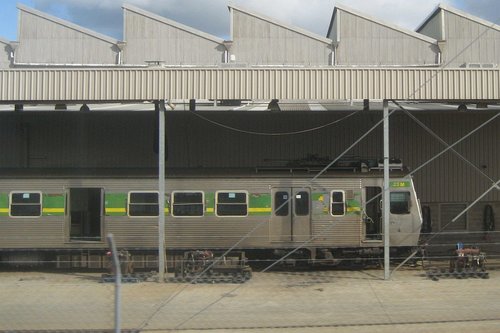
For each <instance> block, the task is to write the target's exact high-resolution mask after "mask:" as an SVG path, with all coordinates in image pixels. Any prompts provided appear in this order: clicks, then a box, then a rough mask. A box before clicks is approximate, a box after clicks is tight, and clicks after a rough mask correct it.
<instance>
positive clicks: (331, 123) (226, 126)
mask: <svg viewBox="0 0 500 333" xmlns="http://www.w3.org/2000/svg"><path fill="white" fill-rule="evenodd" d="M361 111H362V110H357V111H354V112H351V113H349V114H348V115H347V116H345V117H342V118H340V119H337V120H334V121H332V122H329V123H327V124H324V125H320V126H317V127H312V128H307V129H303V130H299V131H293V132H282V133H270V132H256V131H249V130H243V129H240V128H236V127H232V126H229V125H225V124H222V123H220V122H217V121H215V120H212V119H209V118H207V117H205V116H202V115H201V114H199V113H198V112H195V111H189V112H190V113H191V114H193V115H195V116H196V117H198V118H200V119H203V120H205V121H207V122H209V123H211V124H213V125H216V126H219V127H222V128H225V129H227V130H230V131H233V132H238V133H244V134H249V135H258V136H292V135H299V134H304V133H310V132H315V131H319V130H321V129H323V128H327V127H330V126H332V125H335V124H338V123H340V122H342V121H344V120H347V119H348V118H350V117H352V116H354V115H355V114H357V113H359V112H361Z"/></svg>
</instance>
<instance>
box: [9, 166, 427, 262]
mask: <svg viewBox="0 0 500 333" xmlns="http://www.w3.org/2000/svg"><path fill="white" fill-rule="evenodd" d="M404 176H405V175H404V173H403V172H402V171H392V173H391V180H390V244H391V249H409V248H411V247H415V246H416V245H417V243H418V240H419V235H420V227H421V224H422V216H421V212H420V207H419V201H418V199H417V195H416V192H415V188H414V185H413V181H412V179H411V178H407V177H404ZM312 179H313V175H312V174H309V173H304V172H302V173H300V172H290V171H289V172H278V173H277V172H255V171H254V172H253V173H241V172H240V173H223V174H220V175H210V176H203V175H199V174H198V175H193V174H186V173H185V174H181V173H179V174H177V175H175V174H171V173H170V174H169V176H168V178H167V180H166V197H165V211H164V214H165V237H166V241H165V244H166V249H167V255H169V257H168V258H169V259H172V256H175V255H179V256H181V255H182V252H183V251H187V250H193V249H204V250H224V249H229V248H232V247H235V249H242V250H245V251H246V252H247V253H252V251H254V252H255V253H260V254H262V253H263V252H268V253H275V254H277V253H283V251H286V250H290V249H294V248H296V247H301V248H303V250H302V251H298V252H297V253H301V254H302V256H303V257H304V258H306V259H308V260H309V261H311V260H312V261H314V260H321V259H331V258H332V257H343V256H347V255H348V254H349V253H356V255H358V256H359V254H362V253H372V252H373V251H375V252H377V251H379V253H381V252H380V251H381V249H382V248H383V237H382V235H383V223H382V209H381V207H382V204H381V199H382V195H381V193H382V188H383V175H382V173H381V171H380V170H378V171H368V172H327V173H325V174H324V175H322V176H321V177H319V178H317V179H314V180H312ZM157 184H158V179H157V178H156V177H155V176H148V177H139V176H135V177H120V176H116V175H115V176H109V175H107V176H100V177H95V176H93V177H81V176H79V177H69V176H66V177H62V176H60V175H59V176H57V177H56V176H53V177H50V176H45V177H43V178H42V177H26V176H24V177H4V178H1V179H0V255H1V260H2V262H3V263H4V264H5V263H13V264H23V263H36V262H44V261H54V262H55V261H57V262H58V263H57V265H58V267H96V268H99V267H100V265H101V264H100V263H97V264H96V263H92V261H97V262H100V261H101V259H100V257H99V254H100V253H104V252H105V250H106V249H107V248H108V244H107V242H106V235H107V234H108V233H111V234H113V235H114V239H115V241H116V245H117V247H118V248H125V249H127V250H129V251H130V252H131V253H133V254H135V255H136V257H135V260H136V261H138V262H139V263H138V264H137V267H145V266H147V265H148V263H147V262H146V261H147V260H148V258H149V260H150V261H151V262H153V263H150V264H151V265H153V266H154V265H155V264H154V262H155V258H154V255H155V254H157V253H158V248H157V247H158V242H159V240H158V238H159V235H158V216H159V208H158V207H159V205H158V186H157ZM91 258H93V259H91ZM96 258H97V259H96ZM174 259H175V258H174ZM174 259H172V260H174ZM140 261H143V263H140ZM156 264H157V263H156Z"/></svg>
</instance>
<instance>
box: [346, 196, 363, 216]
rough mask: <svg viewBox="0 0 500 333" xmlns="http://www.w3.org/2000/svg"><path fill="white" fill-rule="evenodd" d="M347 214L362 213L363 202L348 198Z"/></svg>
mask: <svg viewBox="0 0 500 333" xmlns="http://www.w3.org/2000/svg"><path fill="white" fill-rule="evenodd" d="M346 203H347V214H355V215H359V214H361V203H360V202H359V201H358V200H354V199H348V200H347V202H346Z"/></svg>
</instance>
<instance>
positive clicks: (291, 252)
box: [139, 110, 396, 329]
mask: <svg viewBox="0 0 500 333" xmlns="http://www.w3.org/2000/svg"><path fill="white" fill-rule="evenodd" d="M395 111H396V110H391V111H390V112H389V114H388V117H390V116H391V114H392V113H394V112H395ZM384 120H385V118H384V117H382V119H381V120H379V121H378V122H377V123H376V124H374V125H373V126H372V127H371V128H370V129H368V130H367V131H366V132H365V133H364V134H363V135H362V136H361V137H360V138H359V139H358V140H356V141H355V142H354V143H352V144H351V145H350V146H349V147H348V148H347V149H346V150H344V151H343V152H342V153H341V154H340V155H339V156H337V157H336V158H335V159H333V160H332V161H331V162H330V163H329V164H328V165H327V166H325V167H324V168H323V169H322V170H320V171H319V172H318V173H317V174H316V175H315V176H314V177H313V178H311V179H310V180H309V181H307V185H311V184H312V183H313V182H314V181H315V180H316V179H318V177H320V176H321V175H322V174H323V173H325V172H326V171H327V170H328V169H329V168H330V167H331V166H332V165H333V164H335V163H336V162H337V161H338V160H340V159H341V158H342V157H343V156H344V155H345V154H347V153H348V152H349V151H350V150H351V149H352V148H353V147H355V146H356V145H357V144H358V143H359V142H361V141H362V140H363V139H364V138H366V137H367V136H368V135H369V134H370V133H372V132H373V131H374V130H375V129H376V128H377V127H378V126H379V125H380V124H382V123H383V122H384ZM301 189H305V186H302V188H301ZM290 200H292V196H289V198H288V199H287V200H286V201H284V202H283V203H282V204H281V205H280V206H279V207H277V208H276V209H274V211H275V212H276V211H279V210H280V209H281V208H283V207H284V206H285V205H287V204H288V203H289V202H290ZM266 223H267V220H263V221H262V222H260V223H258V224H257V225H256V226H255V227H254V228H253V229H252V230H251V231H250V232H248V233H247V234H246V235H244V236H243V237H242V238H241V239H240V240H239V241H238V242H237V243H236V244H234V245H233V246H231V248H229V249H228V250H226V251H225V252H224V253H223V254H222V255H221V256H219V257H218V258H217V259H216V260H214V262H212V263H211V264H210V265H209V266H207V267H206V268H205V269H204V270H203V271H202V272H200V273H199V274H198V275H196V276H195V277H194V279H193V280H192V282H193V283H196V281H197V280H198V279H199V278H201V277H202V276H203V274H205V273H206V272H207V271H209V270H210V269H212V267H214V266H215V265H216V264H217V263H219V262H220V261H221V260H222V258H223V257H224V256H226V255H227V254H228V253H230V252H231V251H232V250H234V249H235V248H236V247H237V246H238V245H239V244H240V243H241V242H243V241H244V240H245V239H247V238H248V237H250V235H251V234H252V233H253V232H254V231H255V230H257V229H258V228H259V227H261V226H263V225H264V224H266ZM335 225H336V222H330V223H329V226H328V228H326V229H325V230H323V232H322V233H320V234H318V235H315V236H313V237H311V238H309V239H308V240H306V241H304V242H303V243H301V244H299V245H298V246H297V247H295V248H294V249H293V250H291V251H290V252H288V253H287V254H286V255H284V256H282V257H281V258H279V259H277V260H275V261H274V262H273V263H272V264H271V265H269V266H267V267H266V268H264V269H263V270H262V271H261V272H266V271H268V270H269V269H271V268H272V267H274V266H275V265H277V264H278V263H280V262H282V261H283V260H285V259H286V258H288V257H289V256H290V255H292V254H293V253H295V252H297V251H298V250H300V249H302V248H303V247H305V246H306V245H307V244H309V243H311V242H312V241H314V240H315V239H316V238H317V237H320V236H322V235H323V234H324V233H325V232H327V231H330V230H331V229H333V228H334V227H335ZM188 286H189V285H186V286H184V287H183V288H181V289H180V290H179V291H178V292H176V293H175V294H173V295H172V296H170V297H169V298H168V299H166V300H165V301H164V302H162V303H161V304H160V305H159V307H158V308H157V309H156V311H154V312H153V313H152V314H151V316H149V317H148V318H147V319H146V320H144V322H143V323H142V324H141V325H140V327H139V329H143V328H144V327H146V326H147V325H148V324H149V322H150V321H151V319H153V318H154V316H156V314H158V313H159V312H160V310H161V309H162V308H163V307H164V306H165V305H167V304H168V303H170V302H171V301H172V300H173V299H175V297H177V296H178V295H179V294H180V293H181V292H183V291H184V290H185V289H186V288H187V287H188ZM242 286H243V285H239V286H236V287H235V288H234V289H233V290H231V291H230V293H233V292H235V291H237V290H238V289H239V288H241V287H242ZM223 298H224V296H222V297H221V298H219V299H217V300H216V301H214V302H212V303H210V304H209V305H207V306H206V307H205V308H203V309H201V310H200V311H198V312H197V313H195V314H193V315H192V316H191V317H189V318H188V319H186V320H185V321H183V322H182V323H180V324H179V325H178V326H176V329H178V328H179V327H181V326H182V325H184V324H185V323H187V322H189V321H190V320H191V319H193V318H194V317H196V316H197V315H199V314H200V313H202V312H203V311H205V310H207V309H208V308H210V307H211V306H213V305H214V304H216V303H218V302H219V301H220V300H222V299H223Z"/></svg>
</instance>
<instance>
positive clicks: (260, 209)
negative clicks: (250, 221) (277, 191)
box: [248, 193, 272, 216]
mask: <svg viewBox="0 0 500 333" xmlns="http://www.w3.org/2000/svg"><path fill="white" fill-rule="evenodd" d="M249 196H250V198H249V200H248V201H249V202H248V206H249V207H248V215H251V216H269V215H270V214H271V211H272V208H271V195H270V194H269V193H252V194H250V195H249Z"/></svg>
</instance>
